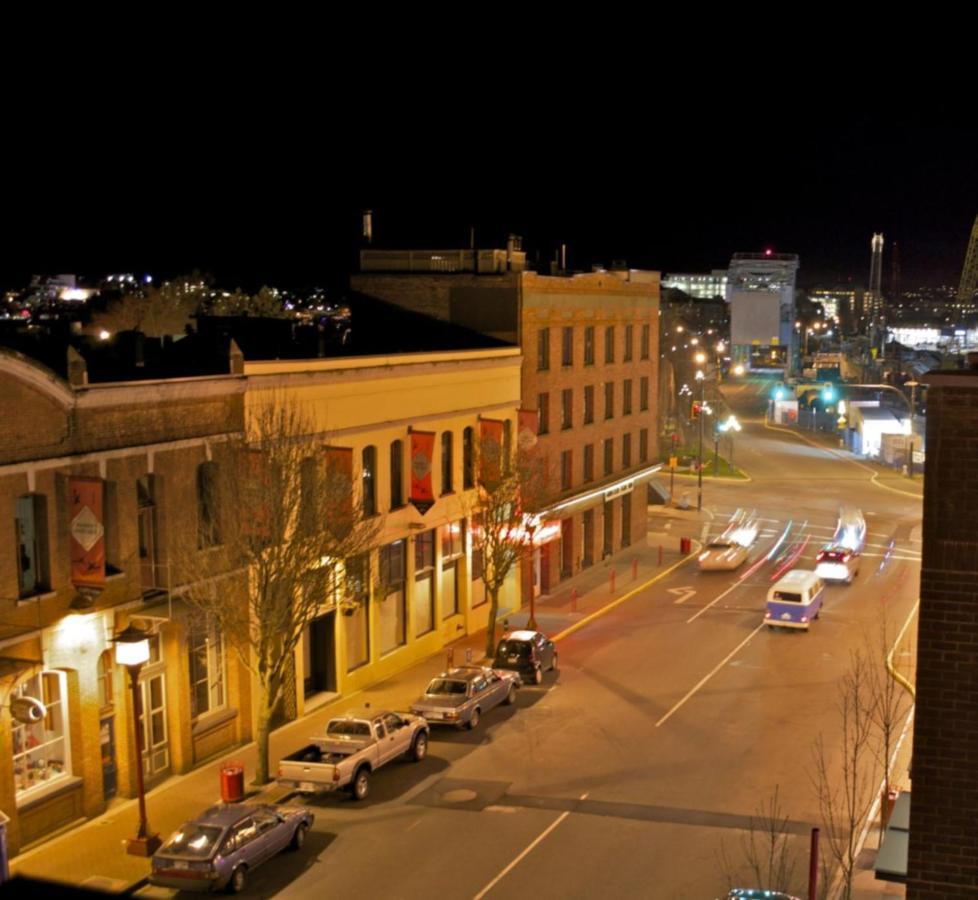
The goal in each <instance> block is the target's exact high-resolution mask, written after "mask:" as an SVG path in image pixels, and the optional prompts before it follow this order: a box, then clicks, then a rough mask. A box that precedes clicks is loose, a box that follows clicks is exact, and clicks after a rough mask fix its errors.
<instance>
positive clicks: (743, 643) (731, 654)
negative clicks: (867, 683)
mask: <svg viewBox="0 0 978 900" xmlns="http://www.w3.org/2000/svg"><path fill="white" fill-rule="evenodd" d="M763 627H764V623H763V622H761V624H760V625H758V626H757V628H755V629H754V630H753V631H752V632H751V633H750V634H749V635H747V637H745V638H744V639H743V640H742V641H741V642H740V643H739V644H737V646H736V647H734V648H733V650H731V651H730V652H729V653H728V654H727V655H726V656H725V657H724V658H723V659H722V660H720V662H718V663H717V664H716V666H715V667H714V669H713V671H711V672H710V673H709V674H707V675H704V676H703V677H702V678H701V679H700V680H699V682H698V684H697V685H696V687H694V688H693V689H692V690H691V691H690V692H689V693H688V694H687V695H686V696H685V697H683V699H682V700H680V701H679V702H678V703H677V704H676V705H675V706H674V707H673V708H672V709H670V710H669V712H667V713H666V714H665V715H664V716H663V717H662V718H661V719H659V721H658V722H656V723H655V727H656V728H658V727H659V726H660V725H662V724H663V723H664V722H665V721H666V720H667V719H668V718H669V717H670V716H671V715H672V714H673V713H674V712H676V710H678V709H679V708H680V707H681V706H682V705H683V704H684V703H685V702H686V701H687V700H688V699H689V698H690V697H692V696H693V694H695V693H696V692H697V691H698V690H699V689H700V688H701V687H703V685H704V684H706V683H707V682H708V681H709V680H710V679H711V678H712V677H713V676H714V675H716V673H717V672H719V671H720V669H722V668H723V667H724V666H725V665H726V664H727V663H728V662H730V660H731V659H733V658H734V657H735V656H736V655H737V654H738V653H739V652H740V650H741V649H742V648H743V647H744V646H746V644H747V642H748V641H749V640H750V639H751V638H752V637H754V635H755V634H757V632H759V631H760V630H761V629H762V628H763ZM477 900H478V898H477Z"/></svg>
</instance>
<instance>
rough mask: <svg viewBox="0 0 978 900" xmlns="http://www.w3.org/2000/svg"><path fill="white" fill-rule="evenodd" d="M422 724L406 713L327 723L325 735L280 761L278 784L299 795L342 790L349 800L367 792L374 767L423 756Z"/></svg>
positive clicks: (425, 732)
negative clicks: (349, 796) (347, 793)
mask: <svg viewBox="0 0 978 900" xmlns="http://www.w3.org/2000/svg"><path fill="white" fill-rule="evenodd" d="M428 732H429V728H428V723H427V722H426V721H425V720H424V719H423V718H422V717H421V716H415V715H409V714H408V713H395V712H388V711H383V712H374V711H371V710H363V711H362V712H359V713H349V714H347V715H345V716H338V717H337V718H335V719H330V720H329V723H328V724H327V725H326V735H325V737H322V738H313V739H312V743H311V744H307V745H306V746H305V747H303V748H302V749H301V750H296V751H295V752H294V753H290V754H289V755H288V756H286V757H284V758H283V759H282V760H280V762H279V764H278V783H279V784H281V785H285V786H286V787H291V788H294V789H295V790H297V791H299V793H303V794H315V793H320V792H322V791H335V790H339V789H341V788H343V789H346V790H347V791H349V792H350V794H351V795H352V796H353V799H354V800H363V799H365V798H366V796H367V794H368V793H369V792H370V778H371V776H372V775H373V773H374V772H375V771H377V769H379V768H380V767H381V766H383V765H385V764H386V763H389V762H390V761H391V760H393V759H397V758H398V757H400V756H404V755H405V754H407V755H408V756H409V757H410V758H411V759H413V760H414V761H415V762H421V760H422V759H424V758H425V756H426V755H427V753H428Z"/></svg>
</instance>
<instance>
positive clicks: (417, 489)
mask: <svg viewBox="0 0 978 900" xmlns="http://www.w3.org/2000/svg"><path fill="white" fill-rule="evenodd" d="M434 453H435V433H434V432H433V431H414V430H413V429H412V430H411V496H410V497H409V499H410V501H411V503H412V505H413V506H414V507H415V509H417V510H418V512H420V513H421V515H424V514H425V513H426V512H427V511H428V510H429V509H431V507H432V506H434V504H435V491H434V487H433V486H432V482H431V463H432V459H433V457H434Z"/></svg>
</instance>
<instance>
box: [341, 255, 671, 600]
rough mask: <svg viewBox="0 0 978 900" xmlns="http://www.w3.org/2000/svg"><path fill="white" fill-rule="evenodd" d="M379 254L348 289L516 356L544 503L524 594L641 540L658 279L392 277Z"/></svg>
mask: <svg viewBox="0 0 978 900" xmlns="http://www.w3.org/2000/svg"><path fill="white" fill-rule="evenodd" d="M381 252H382V251H376V250H374V251H370V254H371V255H370V257H364V258H362V259H361V266H362V268H364V269H365V271H362V272H361V273H360V274H359V275H357V276H354V278H353V286H354V287H355V288H356V289H357V290H359V291H362V292H363V293H366V294H370V295H373V296H376V297H380V298H382V299H384V300H386V301H388V302H392V303H397V304H402V305H404V306H407V307H409V308H412V309H417V310H421V311H423V312H425V313H427V314H428V315H432V316H435V317H437V318H441V319H444V320H447V321H450V322H453V323H455V324H458V325H463V326H466V327H468V328H471V329H473V330H476V331H480V332H482V333H483V334H488V335H491V336H493V337H496V338H501V339H503V340H509V341H513V342H514V343H517V344H519V346H520V347H521V348H522V351H523V367H522V376H521V398H522V406H523V408H524V409H528V410H535V411H537V414H538V419H539V426H538V428H539V439H538V452H539V453H540V454H541V456H542V457H543V458H544V459H545V460H546V469H547V471H548V473H549V478H550V491H549V493H550V495H551V497H552V498H553V499H552V501H551V502H549V503H548V504H546V508H545V509H542V510H540V512H541V513H542V514H543V518H544V520H545V521H546V522H547V523H549V525H550V526H551V527H550V528H548V529H547V534H548V535H552V539H550V540H547V541H545V542H543V544H542V546H540V547H539V549H538V550H537V551H536V552H535V554H534V558H533V560H532V562H531V563H530V564H529V565H528V571H527V573H526V580H525V583H524V591H525V590H534V591H536V592H541V593H546V592H548V591H550V590H552V589H553V588H554V587H556V585H557V584H558V583H559V582H560V581H561V580H562V579H564V578H567V577H570V576H572V575H574V574H575V573H577V572H579V571H580V570H581V569H584V568H587V567H589V566H592V565H595V564H597V563H600V562H601V561H602V560H604V559H606V558H608V557H610V556H612V555H614V554H616V553H618V552H620V551H621V550H623V549H625V548H627V547H628V546H629V545H630V544H632V543H633V542H635V541H638V540H640V539H642V538H643V537H644V535H645V531H646V501H645V484H646V482H647V481H648V480H649V479H650V478H651V477H652V475H653V473H654V472H655V471H656V469H657V468H658V440H657V438H658V429H657V420H658V413H657V398H658V361H659V355H658V343H659V287H660V284H659V275H658V273H657V272H633V271H631V270H627V269H623V270H622V271H620V272H616V273H609V272H592V273H588V274H582V275H574V276H570V277H553V276H543V275H538V274H536V273H534V272H525V271H505V272H495V273H492V274H482V275H480V274H476V273H475V272H474V271H470V272H468V273H453V274H442V273H438V272H435V271H432V272H427V273H424V272H419V271H417V269H415V270H414V271H413V272H410V273H407V272H400V273H391V272H390V271H389V269H388V268H387V267H386V266H381V265H378V264H377V263H376V260H377V257H378V254H380V253H381ZM436 255H441V254H436Z"/></svg>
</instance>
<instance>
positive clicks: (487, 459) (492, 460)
mask: <svg viewBox="0 0 978 900" xmlns="http://www.w3.org/2000/svg"><path fill="white" fill-rule="evenodd" d="M479 426H480V434H479V477H480V478H481V479H482V483H483V484H484V485H486V486H487V487H490V488H492V487H494V486H495V485H497V484H499V478H500V475H501V468H502V467H501V464H502V457H503V423H502V422H501V421H500V420H499V419H480V420H479Z"/></svg>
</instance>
